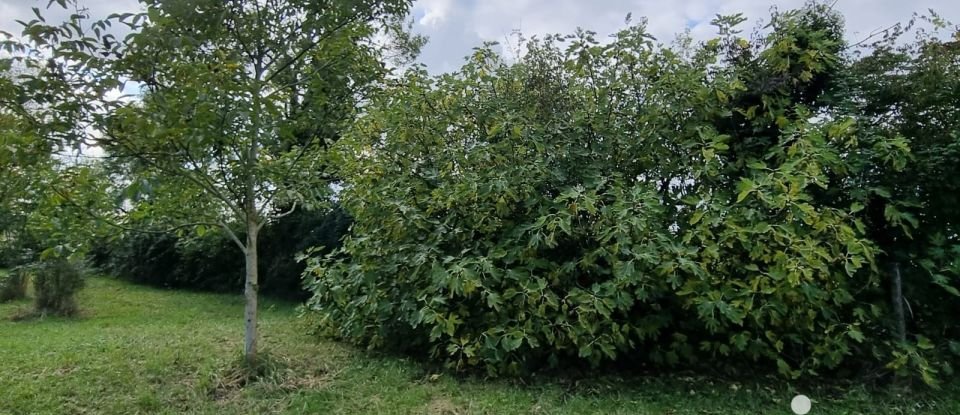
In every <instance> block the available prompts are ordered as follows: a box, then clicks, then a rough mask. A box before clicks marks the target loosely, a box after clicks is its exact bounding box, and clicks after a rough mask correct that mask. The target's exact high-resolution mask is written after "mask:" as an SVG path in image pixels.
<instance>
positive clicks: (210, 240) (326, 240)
mask: <svg viewBox="0 0 960 415" xmlns="http://www.w3.org/2000/svg"><path fill="white" fill-rule="evenodd" d="M349 225H350V220H349V218H348V217H347V216H346V215H345V214H344V212H343V210H341V209H334V210H332V211H326V210H323V211H307V210H298V211H295V212H294V213H292V214H290V215H288V216H285V217H283V218H281V219H280V220H278V221H277V222H276V223H273V224H270V225H267V226H265V227H264V228H263V230H262V231H261V236H260V237H261V244H262V249H261V254H260V255H261V258H260V275H261V276H262V279H261V282H260V289H261V291H262V292H263V293H265V294H268V295H274V296H280V297H284V298H291V299H305V298H306V295H307V293H306V291H304V289H303V286H302V285H303V284H302V282H301V274H303V270H304V267H305V264H303V263H299V262H297V261H296V255H297V254H299V253H301V252H303V251H306V250H307V249H308V248H315V249H321V250H320V251H318V252H329V251H330V250H332V249H335V248H338V247H339V246H340V242H339V241H340V238H341V237H342V236H343V235H344V234H345V233H346V230H347V227H348V226H349ZM238 232H239V231H238ZM241 235H242V233H241ZM91 259H92V260H93V262H94V265H96V266H97V267H98V268H100V269H101V270H103V271H104V272H105V273H106V274H108V275H113V276H116V277H119V278H122V279H125V280H129V281H133V282H137V283H143V284H148V285H153V286H158V287H167V288H181V289H192V290H203V291H214V292H224V293H227V292H240V291H241V290H242V289H243V255H242V253H241V252H239V251H238V250H237V247H236V245H234V243H233V241H231V240H230V238H229V237H228V236H226V235H223V234H221V233H217V232H206V233H203V234H202V235H197V234H181V235H180V236H177V235H175V234H169V233H144V232H133V231H131V232H122V233H119V234H117V235H115V236H114V237H111V238H104V239H103V240H102V241H100V242H99V243H98V244H96V246H95V247H94V250H93V252H92V253H91Z"/></svg>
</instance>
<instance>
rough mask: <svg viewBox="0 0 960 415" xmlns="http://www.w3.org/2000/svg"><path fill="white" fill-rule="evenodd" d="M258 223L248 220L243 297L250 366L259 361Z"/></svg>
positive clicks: (245, 345) (245, 344)
mask: <svg viewBox="0 0 960 415" xmlns="http://www.w3.org/2000/svg"><path fill="white" fill-rule="evenodd" d="M257 228H258V226H257V223H256V222H255V221H253V220H247V246H246V253H245V254H246V255H245V257H246V282H245V283H244V289H243V296H244V297H245V298H246V306H245V308H244V313H243V314H244V319H245V320H246V321H245V325H244V337H243V357H244V359H245V360H246V361H247V363H248V364H250V365H253V364H255V363H256V361H257V295H258V291H259V288H260V287H259V285H258V278H259V277H258V275H257V265H258V264H257V232H258V229H257Z"/></svg>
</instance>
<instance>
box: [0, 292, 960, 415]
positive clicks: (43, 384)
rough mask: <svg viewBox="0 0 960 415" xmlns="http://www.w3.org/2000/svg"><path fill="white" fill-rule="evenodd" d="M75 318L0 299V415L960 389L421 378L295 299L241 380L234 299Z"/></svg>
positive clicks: (130, 302) (110, 303)
mask: <svg viewBox="0 0 960 415" xmlns="http://www.w3.org/2000/svg"><path fill="white" fill-rule="evenodd" d="M80 304H81V307H82V308H83V312H82V315H81V316H80V317H79V318H75V319H57V318H46V319H42V320H31V321H21V322H12V321H10V320H9V319H8V318H7V317H8V316H10V315H13V314H15V313H16V312H17V311H18V310H19V309H22V308H25V307H29V300H24V301H19V302H16V303H12V304H0V319H2V320H0V414H6V413H11V414H21V413H50V414H68V413H70V414H72V413H115V414H136V413H231V414H233V413H250V414H260V413H335V414H336V413H344V414H347V413H350V414H353V413H376V414H381V413H384V414H406V413H425V414H467V413H490V414H512V413H519V414H523V413H535V414H539V413H542V414H586V413H610V414H748V413H751V414H752V413H763V414H768V413H769V414H778V413H779V414H790V413H791V411H790V409H789V402H790V399H791V398H792V397H793V396H794V395H795V394H797V393H806V394H807V395H809V396H811V398H813V399H814V404H813V411H812V412H811V413H812V414H882V413H891V414H902V413H918V414H920V413H923V414H925V413H931V414H936V413H942V414H956V413H960V399H958V397H960V393H958V391H960V388H958V387H956V386H955V385H949V386H947V387H945V389H943V390H941V391H938V392H936V393H931V392H928V391H914V392H907V391H906V390H903V389H901V390H899V391H883V392H877V391H867V390H866V389H864V388H860V387H852V388H836V387H821V388H817V390H813V391H810V390H798V389H797V388H795V387H793V386H791V385H790V384H788V383H786V382H783V381H771V380H769V379H754V380H751V381H749V382H741V383H732V382H721V381H715V380H714V381H711V380H709V379H704V378H697V377H682V376H670V377H629V378H621V377H618V376H614V375H607V376H603V375H600V376H596V377H592V378H589V379H579V380H573V379H570V378H563V379H557V378H544V377H540V378H533V379H528V380H526V381H525V382H523V383H520V382H516V381H504V380H484V379H479V378H467V379H460V378H456V377H453V376H451V375H450V374H443V373H431V372H430V371H429V370H428V369H426V368H425V367H424V366H423V365H421V364H418V363H416V362H412V361H409V360H407V359H403V358H398V357H391V356H381V355H373V354H370V353H366V352H362V351H358V350H355V349H352V348H350V347H347V346H343V345H340V344H338V343H336V342H331V341H325V340H318V339H316V338H315V337H313V336H311V335H310V334H309V327H308V324H307V323H306V322H304V321H303V320H301V319H298V318H297V313H296V310H295V305H293V304H288V303H282V302H271V301H265V302H264V304H263V312H262V314H261V315H262V320H261V322H262V323H261V327H262V332H261V333H262V339H261V344H262V347H263V349H264V350H265V352H266V358H265V361H266V362H267V363H266V365H267V366H268V367H269V368H270V369H271V370H270V371H268V374H267V375H266V376H264V377H263V378H261V379H260V380H257V381H254V382H252V383H247V384H244V378H243V377H242V376H239V373H241V372H238V371H237V362H238V360H239V350H240V347H241V329H242V327H241V325H242V321H241V318H240V316H241V315H242V307H243V305H242V302H241V298H240V296H239V295H236V296H227V295H214V294H199V293H187V292H176V291H164V290H158V289H152V288H146V287H140V286H134V285H129V284H126V283H122V282H118V281H114V280H111V279H105V278H94V279H91V280H90V281H89V284H88V287H87V288H86V289H85V290H84V291H83V294H82V295H81V298H80Z"/></svg>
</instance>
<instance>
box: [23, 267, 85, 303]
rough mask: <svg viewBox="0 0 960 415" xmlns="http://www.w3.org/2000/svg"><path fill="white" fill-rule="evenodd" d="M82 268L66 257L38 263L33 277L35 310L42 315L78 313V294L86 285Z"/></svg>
mask: <svg viewBox="0 0 960 415" xmlns="http://www.w3.org/2000/svg"><path fill="white" fill-rule="evenodd" d="M82 269H83V268H82V266H81V265H80V264H78V263H76V262H73V261H68V260H65V259H57V260H52V261H49V262H45V263H42V264H40V265H38V266H37V272H36V274H35V275H34V278H33V287H34V290H35V291H36V299H35V300H34V308H35V311H36V312H37V313H38V314H40V315H47V314H53V315H57V316H73V315H76V313H77V311H78V308H77V298H76V296H77V293H78V292H79V291H80V289H82V288H83V286H84V279H83V274H84V273H83V271H82Z"/></svg>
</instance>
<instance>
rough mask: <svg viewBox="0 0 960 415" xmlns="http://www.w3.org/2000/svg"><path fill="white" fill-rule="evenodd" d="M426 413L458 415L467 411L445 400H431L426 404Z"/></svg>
mask: <svg viewBox="0 0 960 415" xmlns="http://www.w3.org/2000/svg"><path fill="white" fill-rule="evenodd" d="M426 413H427V414H430V415H460V414H465V413H467V411H465V410H464V409H463V408H461V407H460V406H458V405H457V404H455V403H453V401H451V400H449V399H447V398H433V400H431V401H430V403H428V404H427V407H426Z"/></svg>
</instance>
